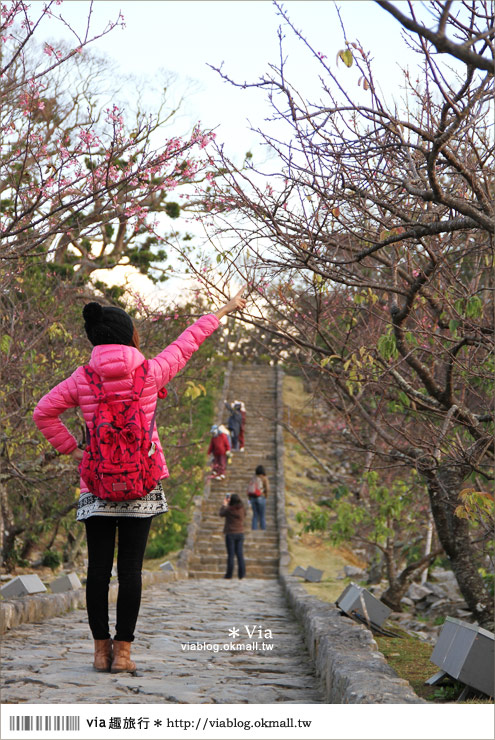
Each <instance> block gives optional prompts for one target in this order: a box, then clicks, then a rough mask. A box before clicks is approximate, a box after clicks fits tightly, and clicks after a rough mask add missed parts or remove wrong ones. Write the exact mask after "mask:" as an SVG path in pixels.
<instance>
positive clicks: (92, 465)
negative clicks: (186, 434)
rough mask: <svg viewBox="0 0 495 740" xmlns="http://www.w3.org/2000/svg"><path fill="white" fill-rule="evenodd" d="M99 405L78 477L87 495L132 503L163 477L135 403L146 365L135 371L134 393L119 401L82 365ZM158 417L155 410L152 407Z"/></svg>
mask: <svg viewBox="0 0 495 740" xmlns="http://www.w3.org/2000/svg"><path fill="white" fill-rule="evenodd" d="M84 372H85V373H86V377H87V380H88V382H89V386H90V388H91V390H92V391H93V392H94V394H95V396H96V400H97V401H98V406H97V409H96V411H95V415H94V418H93V431H92V433H91V435H90V434H89V430H88V429H87V430H86V431H87V438H88V440H87V441H88V444H87V447H86V450H85V452H84V457H83V460H82V462H81V465H80V472H81V478H82V479H83V480H84V482H85V483H86V485H87V486H88V488H89V490H90V491H91V493H93V494H94V495H95V496H98V498H101V499H105V500H107V501H131V500H133V499H140V498H143V497H144V496H146V494H147V493H149V492H150V491H152V490H153V488H155V487H156V484H157V483H158V481H159V480H160V478H161V477H162V473H163V470H162V466H161V465H160V463H159V461H158V455H157V451H156V447H155V444H154V443H152V441H151V437H152V434H153V429H154V426H155V416H153V419H152V422H151V424H150V427H149V429H147V426H146V415H145V413H144V411H143V409H142V408H141V405H140V403H139V399H140V397H141V393H142V391H143V387H144V383H145V380H146V375H147V372H148V361H147V360H145V362H144V363H143V364H142V365H141V366H140V367H138V368H137V369H136V372H135V375H134V383H133V388H132V395H131V397H130V398H126V399H124V398H122V396H119V395H117V394H115V393H111V394H106V393H105V391H104V387H103V383H102V381H101V378H100V377H99V375H98V374H97V373H96V372H95V371H94V370H93V368H91V367H90V366H89V365H86V366H85V367H84ZM155 415H156V409H155Z"/></svg>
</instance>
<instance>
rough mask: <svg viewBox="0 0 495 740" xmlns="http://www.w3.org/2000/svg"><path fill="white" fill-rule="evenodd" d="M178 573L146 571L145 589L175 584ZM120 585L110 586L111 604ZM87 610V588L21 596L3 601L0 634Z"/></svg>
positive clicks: (0, 608)
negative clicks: (168, 583) (70, 612)
mask: <svg viewBox="0 0 495 740" xmlns="http://www.w3.org/2000/svg"><path fill="white" fill-rule="evenodd" d="M176 578H177V574H176V573H175V572H172V571H165V572H162V571H153V572H152V571H149V570H143V588H146V587H147V586H151V585H153V584H155V583H164V582H166V581H174V580H176ZM117 590H118V584H117V582H115V583H111V584H110V591H109V594H108V600H109V603H111V604H114V603H115V602H116V601H117ZM85 608H86V592H85V589H84V588H78V589H76V590H75V591H66V592H65V593H61V594H31V595H29V596H18V597H17V598H15V599H5V600H3V601H2V602H0V634H4V633H5V632H7V630H10V629H12V628H13V627H18V626H19V625H20V624H24V623H25V622H41V621H42V620H44V619H49V618H50V617H57V616H59V615H60V614H64V612H67V611H70V610H72V609H85Z"/></svg>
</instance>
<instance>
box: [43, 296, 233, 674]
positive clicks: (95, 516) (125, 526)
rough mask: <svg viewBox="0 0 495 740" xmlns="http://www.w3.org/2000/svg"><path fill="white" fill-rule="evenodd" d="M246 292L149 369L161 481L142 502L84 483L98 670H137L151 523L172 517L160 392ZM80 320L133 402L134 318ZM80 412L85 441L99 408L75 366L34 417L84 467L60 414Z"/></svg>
mask: <svg viewBox="0 0 495 740" xmlns="http://www.w3.org/2000/svg"><path fill="white" fill-rule="evenodd" d="M243 292H244V289H243V290H241V291H239V293H238V294H237V295H236V296H235V297H234V298H233V299H232V300H230V301H229V302H228V303H226V304H225V305H224V306H223V307H222V308H221V309H220V310H219V311H217V312H216V313H212V314H207V315H205V316H202V317H201V318H200V319H198V320H197V321H196V322H195V323H194V324H193V325H192V326H190V327H188V328H187V329H186V330H185V331H184V332H183V333H182V334H181V335H180V336H179V338H178V339H177V340H176V341H175V342H172V344H170V345H169V346H168V347H167V348H166V349H164V350H163V352H161V353H160V354H159V355H157V357H155V358H154V359H151V360H149V362H148V367H147V373H146V376H145V380H144V385H143V387H142V391H141V395H140V399H139V405H140V407H141V409H142V411H143V414H144V417H145V419H146V423H147V425H148V429H149V430H150V433H151V445H150V455H151V449H152V450H153V455H156V460H157V464H158V465H159V466H160V469H159V473H158V477H159V478H160V480H159V481H158V483H157V485H156V487H155V488H154V489H153V490H151V491H150V492H149V493H147V494H146V495H145V496H144V497H143V498H139V499H134V500H126V501H109V500H104V499H102V498H98V497H97V496H95V495H94V494H93V493H91V492H90V491H89V489H88V485H87V484H86V482H85V481H84V480H83V479H82V478H81V483H80V488H81V494H80V497H79V504H78V510H77V519H78V520H79V521H83V522H84V524H85V527H86V536H87V544H88V571H87V582H86V606H87V611H88V621H89V626H90V629H91V632H92V635H93V638H94V641H95V657H94V663H93V667H94V668H95V670H97V671H109V670H110V671H111V672H112V673H120V672H125V671H128V672H131V673H132V672H134V671H135V669H136V665H135V663H134V662H133V661H132V660H131V659H130V652H131V643H132V642H133V641H134V629H135V626H136V622H137V617H138V613H139V607H140V603H141V569H142V564H143V558H144V551H145V548H146V542H147V539H148V534H149V530H150V525H151V520H152V518H153V517H154V516H156V515H158V514H163V513H164V512H166V511H167V502H166V500H165V495H164V492H163V488H162V484H161V480H163V479H164V478H167V477H168V475H169V473H168V470H167V465H166V462H165V458H164V455H163V451H162V448H161V444H160V440H159V438H158V433H157V429H156V425H155V423H154V414H155V408H156V401H157V396H158V392H159V391H161V390H162V389H163V387H164V386H165V385H166V384H167V383H168V382H169V381H170V380H171V379H172V378H173V377H174V376H175V375H176V373H178V372H179V370H181V369H182V368H183V367H184V366H185V365H186V363H187V362H188V360H189V359H190V357H191V355H192V354H193V352H195V351H196V350H197V349H198V348H199V346H200V345H201V344H202V342H203V341H204V340H205V339H206V338H207V337H208V336H210V334H212V333H213V332H214V331H215V329H217V328H218V326H219V320H220V319H221V318H222V317H223V316H226V315H227V314H229V313H231V312H233V311H236V310H238V309H243V308H244V307H245V305H246V301H245V299H244V298H242V293H243ZM83 316H84V320H85V329H86V334H87V336H88V339H89V340H90V342H91V343H92V344H93V347H94V348H93V351H92V354H91V359H90V362H89V365H90V368H91V370H92V371H93V373H94V374H96V377H98V376H99V380H101V385H102V390H103V393H105V394H108V395H109V396H110V395H112V396H113V395H114V394H115V395H116V396H117V397H122V398H123V399H126V398H129V397H130V394H131V393H132V392H133V388H134V387H135V384H134V380H135V376H136V371H137V370H138V368H142V367H143V363H144V361H145V358H144V356H143V355H142V354H141V352H140V351H139V336H138V333H137V331H136V329H135V327H134V325H133V323H132V319H131V317H130V316H129V315H128V314H127V313H126V312H125V311H123V310H122V309H120V308H116V307H113V306H108V307H107V306H101V305H100V304H98V303H89V304H87V305H86V306H85V307H84V309H83ZM75 406H80V407H81V411H82V414H83V417H84V420H85V422H86V425H87V428H88V438H89V439H91V434H92V432H93V419H94V417H95V411H96V409H97V406H98V402H97V400H96V397H95V394H94V389H93V387H92V385H91V383H90V382H89V380H88V375H87V373H86V372H85V370H84V367H78V368H77V370H76V371H75V372H74V373H73V374H72V375H71V377H70V378H67V379H66V380H64V381H63V382H62V383H59V384H58V385H57V386H55V388H53V389H52V390H51V391H49V393H47V394H46V395H45V396H44V397H43V398H42V399H41V400H40V401H39V403H38V405H37V406H36V408H35V410H34V414H33V418H34V421H35V423H36V425H37V426H38V428H39V429H40V431H41V432H42V433H43V434H44V436H45V437H46V438H47V439H48V441H49V442H50V443H51V444H52V445H53V446H54V447H55V449H57V450H58V451H59V452H60V453H61V454H65V455H71V456H72V457H73V458H74V460H76V462H78V463H81V461H82V460H83V457H84V453H83V450H81V449H79V447H78V443H77V440H76V439H75V437H74V436H73V435H72V434H71V433H70V432H69V430H68V429H67V428H66V427H65V426H64V424H63V423H62V422H61V421H60V419H59V416H60V414H61V413H63V412H64V411H66V410H67V409H69V408H72V407H75ZM160 471H161V472H160ZM128 498H130V497H128ZM117 530H118V553H117V575H118V581H119V591H118V597H117V623H116V632H115V636H114V639H113V641H112V640H111V639H110V631H109V623H108V589H109V583H110V576H111V572H112V567H113V555H114V546H115V535H116V531H117Z"/></svg>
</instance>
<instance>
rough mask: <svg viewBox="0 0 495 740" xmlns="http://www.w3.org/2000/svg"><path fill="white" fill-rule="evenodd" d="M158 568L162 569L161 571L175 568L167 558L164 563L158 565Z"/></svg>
mask: <svg viewBox="0 0 495 740" xmlns="http://www.w3.org/2000/svg"><path fill="white" fill-rule="evenodd" d="M160 570H163V571H166V570H171V571H172V572H173V571H175V568H174V566H173V565H172V563H171V562H170V560H167V561H166V562H165V563H162V564H161V565H160Z"/></svg>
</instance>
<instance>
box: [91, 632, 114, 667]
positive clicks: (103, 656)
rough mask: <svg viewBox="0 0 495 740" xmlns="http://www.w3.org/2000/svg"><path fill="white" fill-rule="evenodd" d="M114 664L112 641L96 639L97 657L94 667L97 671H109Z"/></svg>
mask: <svg viewBox="0 0 495 740" xmlns="http://www.w3.org/2000/svg"><path fill="white" fill-rule="evenodd" d="M111 665H112V641H111V640H110V638H109V639H108V640H95V659H94V663H93V668H94V669H95V671H109V670H110V666H111Z"/></svg>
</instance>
